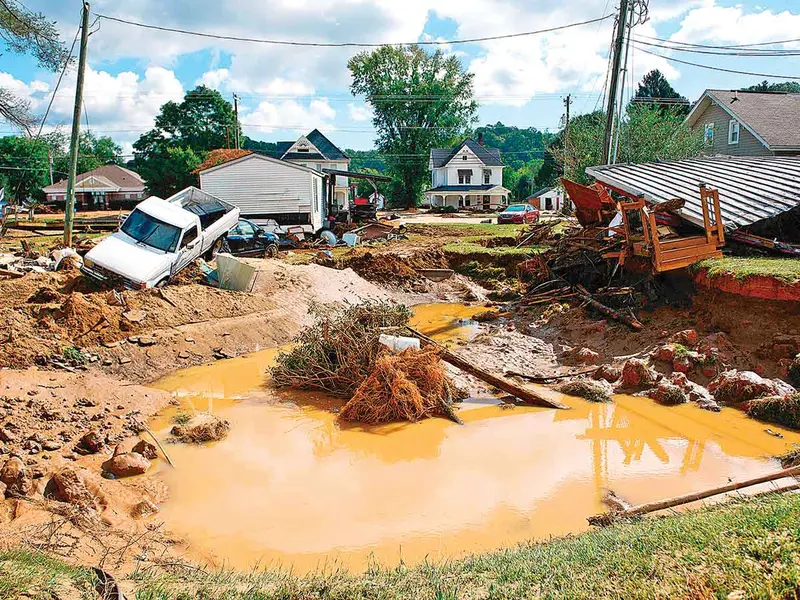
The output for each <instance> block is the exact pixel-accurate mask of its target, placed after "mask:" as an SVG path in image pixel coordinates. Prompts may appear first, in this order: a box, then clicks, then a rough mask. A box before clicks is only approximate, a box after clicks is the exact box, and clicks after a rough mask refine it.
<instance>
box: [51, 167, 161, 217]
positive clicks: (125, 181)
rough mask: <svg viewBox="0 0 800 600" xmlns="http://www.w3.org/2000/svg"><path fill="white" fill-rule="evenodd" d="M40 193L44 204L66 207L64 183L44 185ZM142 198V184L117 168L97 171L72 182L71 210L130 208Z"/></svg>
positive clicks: (88, 172) (135, 175) (135, 176)
mask: <svg viewBox="0 0 800 600" xmlns="http://www.w3.org/2000/svg"><path fill="white" fill-rule="evenodd" d="M42 191H43V192H44V193H45V202H47V203H48V204H66V201H67V180H66V179H62V180H61V181H59V182H57V183H54V184H52V185H48V186H47V187H45V188H43V190H42ZM144 197H145V189H144V180H143V179H142V178H141V177H140V176H139V174H138V173H136V172H134V171H131V170H130V169H126V168H125V167H120V166H119V165H104V166H102V167H97V168H96V169H92V170H91V171H86V173H81V174H80V175H78V176H77V177H76V179H75V206H76V207H77V208H78V209H79V210H102V209H109V208H132V207H134V206H135V205H136V204H138V203H139V202H140V201H141V200H142V199H143V198H144Z"/></svg>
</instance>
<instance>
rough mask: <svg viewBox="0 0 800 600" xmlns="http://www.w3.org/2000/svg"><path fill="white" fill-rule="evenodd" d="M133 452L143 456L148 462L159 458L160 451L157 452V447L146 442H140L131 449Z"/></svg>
mask: <svg viewBox="0 0 800 600" xmlns="http://www.w3.org/2000/svg"><path fill="white" fill-rule="evenodd" d="M131 452H136V453H137V454H141V455H142V456H144V457H145V458H146V459H147V460H154V459H156V458H158V450H156V447H155V446H154V445H153V444H151V443H150V442H147V441H145V440H139V441H138V442H136V445H135V446H134V447H133V448H132V449H131Z"/></svg>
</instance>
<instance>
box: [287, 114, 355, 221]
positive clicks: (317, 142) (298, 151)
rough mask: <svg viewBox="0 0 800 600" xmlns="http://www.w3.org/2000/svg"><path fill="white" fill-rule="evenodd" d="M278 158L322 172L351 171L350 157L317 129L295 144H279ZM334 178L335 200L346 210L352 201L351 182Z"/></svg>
mask: <svg viewBox="0 0 800 600" xmlns="http://www.w3.org/2000/svg"><path fill="white" fill-rule="evenodd" d="M278 157H279V158H280V159H281V160H285V161H287V162H290V163H293V164H298V165H301V166H303V167H308V168H310V169H315V170H317V171H320V172H321V171H322V170H323V169H331V170H338V171H348V170H349V169H350V157H349V156H347V155H346V154H345V153H344V152H343V151H342V150H340V149H339V148H338V147H337V146H336V144H334V143H333V142H331V141H330V140H329V139H328V138H327V137H325V136H324V135H323V134H322V133H321V132H320V131H319V129H315V130H314V131H312V132H311V133H309V134H308V135H302V136H300V138H299V139H297V140H296V141H294V142H278ZM334 177H335V178H336V180H335V182H334V196H333V200H334V202H335V203H336V205H337V207H338V208H339V209H344V208H346V207H347V206H348V203H349V200H350V190H349V183H350V182H349V180H348V178H347V177H345V176H342V175H335V176H334Z"/></svg>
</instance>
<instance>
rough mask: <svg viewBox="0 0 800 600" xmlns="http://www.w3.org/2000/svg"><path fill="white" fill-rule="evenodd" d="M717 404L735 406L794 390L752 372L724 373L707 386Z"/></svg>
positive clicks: (777, 380)
mask: <svg viewBox="0 0 800 600" xmlns="http://www.w3.org/2000/svg"><path fill="white" fill-rule="evenodd" d="M708 391H709V392H711V394H712V395H713V396H714V399H715V400H716V401H717V402H720V403H722V404H729V403H731V404H736V403H739V402H747V401H748V400H753V399H755V398H763V397H765V396H786V395H789V394H793V393H794V392H795V390H794V388H793V387H792V386H790V385H789V384H788V383H785V382H783V381H781V380H780V379H765V378H763V377H761V376H760V375H758V374H756V373H754V372H753V371H737V370H736V369H731V370H730V371H725V372H724V373H722V374H721V375H719V376H718V377H717V378H716V379H714V380H713V381H712V382H711V383H709V384H708Z"/></svg>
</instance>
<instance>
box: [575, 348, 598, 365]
mask: <svg viewBox="0 0 800 600" xmlns="http://www.w3.org/2000/svg"><path fill="white" fill-rule="evenodd" d="M570 356H571V358H572V359H573V360H574V361H575V362H577V363H581V364H584V365H594V364H597V361H598V360H600V354H598V353H597V352H595V351H594V350H591V349H590V348H578V349H575V350H573V351H572V352H570Z"/></svg>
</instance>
